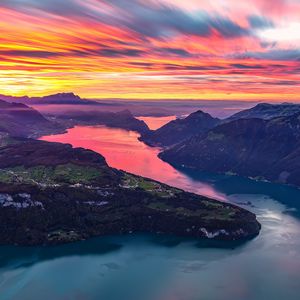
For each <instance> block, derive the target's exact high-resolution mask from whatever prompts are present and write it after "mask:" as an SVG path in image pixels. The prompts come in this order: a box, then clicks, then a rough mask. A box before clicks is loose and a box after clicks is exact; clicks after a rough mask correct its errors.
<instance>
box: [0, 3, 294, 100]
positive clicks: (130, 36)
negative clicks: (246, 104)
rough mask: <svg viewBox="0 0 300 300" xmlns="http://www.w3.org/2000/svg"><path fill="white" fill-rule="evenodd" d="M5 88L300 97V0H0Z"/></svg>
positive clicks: (108, 94) (36, 92)
mask: <svg viewBox="0 0 300 300" xmlns="http://www.w3.org/2000/svg"><path fill="white" fill-rule="evenodd" d="M0 16H1V17H0V93H1V94H6V95H16V96H21V95H29V96H43V95H47V94H51V93H57V92H75V93H76V94H79V95H80V96H81V97H85V98H97V99H101V98H126V99H183V100H184V99H211V100H223V99H233V100H268V101H294V102H296V101H298V102H300V0H211V1H208V0H147V1H146V0H63V1H62V0H0Z"/></svg>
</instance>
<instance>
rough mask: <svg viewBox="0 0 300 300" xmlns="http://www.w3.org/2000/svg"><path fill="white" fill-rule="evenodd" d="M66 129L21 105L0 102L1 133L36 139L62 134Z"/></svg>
mask: <svg viewBox="0 0 300 300" xmlns="http://www.w3.org/2000/svg"><path fill="white" fill-rule="evenodd" d="M63 130H64V128H63V127H62V126H61V125H58V124H57V123H54V122H51V121H49V120H47V119H46V118H45V117H43V116H42V115H41V114H40V113H39V112H38V111H36V110H35V109H33V108H31V107H29V106H27V105H25V104H21V103H8V102H6V101H3V100H0V131H1V132H4V133H8V134H10V135H12V136H16V137H35V136H39V135H43V134H52V133H57V132H62V131H63Z"/></svg>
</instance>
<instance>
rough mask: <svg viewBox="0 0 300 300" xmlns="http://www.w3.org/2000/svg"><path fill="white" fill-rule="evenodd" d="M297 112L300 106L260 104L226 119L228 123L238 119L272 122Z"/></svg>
mask: <svg viewBox="0 0 300 300" xmlns="http://www.w3.org/2000/svg"><path fill="white" fill-rule="evenodd" d="M297 112H300V104H292V103H282V104H269V103H260V104H257V105H256V106H254V107H252V108H250V109H245V110H242V111H240V112H238V113H236V114H234V115H232V116H231V117H229V118H228V119H226V121H233V120H238V119H251V118H260V119H264V120H270V119H272V118H275V117H281V116H291V115H293V114H295V113H297Z"/></svg>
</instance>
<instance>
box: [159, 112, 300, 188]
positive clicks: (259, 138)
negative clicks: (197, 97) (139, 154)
mask: <svg viewBox="0 0 300 300" xmlns="http://www.w3.org/2000/svg"><path fill="white" fill-rule="evenodd" d="M160 157H161V158H162V159H164V160H166V161H168V162H170V163H172V164H173V165H177V166H185V167H190V168H194V169H197V170H202V171H209V172H220V173H227V172H228V173H232V174H238V175H242V176H249V177H257V178H259V179H267V180H271V181H276V182H281V183H289V184H294V185H298V186H300V113H297V114H294V115H292V116H287V117H277V118H274V119H271V120H263V119H239V120H235V121H232V122H229V123H225V124H222V125H219V126H217V127H215V128H213V129H212V130H210V131H208V132H206V133H204V134H200V135H196V136H193V137H192V138H190V139H188V140H186V141H184V142H182V143H180V144H178V145H176V146H174V147H172V148H171V149H168V150H166V151H164V152H162V153H161V154H160Z"/></svg>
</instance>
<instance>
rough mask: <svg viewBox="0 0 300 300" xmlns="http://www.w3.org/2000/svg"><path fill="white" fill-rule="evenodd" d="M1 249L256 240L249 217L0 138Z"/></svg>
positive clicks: (90, 162)
mask: <svg viewBox="0 0 300 300" xmlns="http://www.w3.org/2000/svg"><path fill="white" fill-rule="evenodd" d="M0 220H1V224H2V226H1V228H0V244H15V245H54V244H59V243H66V242H73V241H78V240H83V239H87V238H89V237H93V236H100V235H111V234H126V233H135V232H149V233H160V234H173V235H178V236H187V237H196V238H210V239H220V240H243V239H249V238H252V237H254V236H256V235H257V234H258V233H259V230H260V224H259V223H258V221H257V220H256V217H255V215H254V214H252V213H251V212H249V211H247V210H245V209H242V208H239V207H236V206H234V205H231V204H229V203H222V202H218V201H215V200H212V199H209V198H206V197H203V196H198V195H195V194H191V193H187V192H184V191H182V190H179V189H176V188H173V187H170V186H167V185H164V184H162V183H159V182H156V181H153V180H149V179H145V178H142V177H139V176H135V175H131V174H128V173H125V172H122V171H118V170H115V169H112V168H110V167H109V166H108V165H107V164H106V162H105V159H104V158H103V157H102V156H101V155H99V154H97V153H95V152H92V151H89V150H85V149H81V148H77V149H74V148H72V147H71V146H70V145H64V144H58V143H47V142H41V141H35V140H30V139H15V138H11V137H9V136H8V135H7V134H2V135H0Z"/></svg>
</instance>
